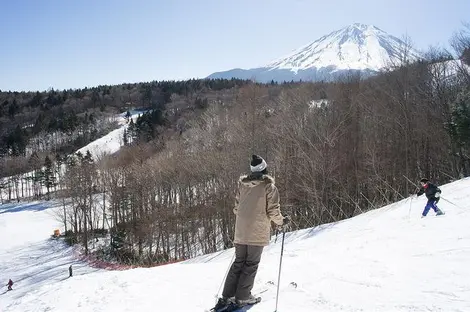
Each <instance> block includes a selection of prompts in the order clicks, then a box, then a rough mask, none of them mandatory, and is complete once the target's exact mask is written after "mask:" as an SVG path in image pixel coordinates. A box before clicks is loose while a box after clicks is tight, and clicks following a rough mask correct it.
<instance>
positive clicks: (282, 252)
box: [274, 228, 286, 312]
mask: <svg viewBox="0 0 470 312" xmlns="http://www.w3.org/2000/svg"><path fill="white" fill-rule="evenodd" d="M285 236H286V231H285V229H284V228H283V229H282V243H281V259H280V261H279V275H278V277H277V293H276V309H275V310H274V312H277V302H278V299H279V285H280V283H281V267H282V255H283V254H284V237H285Z"/></svg>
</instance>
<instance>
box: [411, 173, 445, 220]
mask: <svg viewBox="0 0 470 312" xmlns="http://www.w3.org/2000/svg"><path fill="white" fill-rule="evenodd" d="M420 183H421V188H420V189H419V190H418V192H417V193H416V196H421V195H423V194H425V195H426V197H427V198H428V202H427V203H426V206H425V207H424V210H423V215H422V216H421V218H424V217H426V215H427V214H428V212H429V209H431V208H432V209H433V210H434V211H435V212H436V216H440V215H443V214H444V213H443V212H442V211H441V210H440V209H439V208H437V205H436V204H437V203H438V202H439V199H440V195H441V190H440V189H439V188H438V187H437V186H436V185H434V184H432V183H430V182H429V180H428V179H426V178H423V179H421V180H420Z"/></svg>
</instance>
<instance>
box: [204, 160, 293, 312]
mask: <svg viewBox="0 0 470 312" xmlns="http://www.w3.org/2000/svg"><path fill="white" fill-rule="evenodd" d="M266 167H267V164H266V161H265V160H264V159H263V158H261V157H260V156H258V155H252V160H251V164H250V168H251V173H250V174H249V175H242V176H241V177H240V179H239V181H238V192H237V195H236V199H235V208H234V209H233V212H234V214H235V215H236V221H235V239H234V241H233V242H234V245H235V261H234V262H233V264H232V266H231V268H230V271H229V272H228V274H227V279H226V280H225V286H224V289H223V291H222V298H219V300H218V302H217V304H216V306H215V307H214V309H213V310H218V309H220V308H222V307H225V306H227V305H229V304H231V303H235V304H236V305H238V306H244V305H248V304H254V303H257V302H259V298H256V297H254V296H253V295H252V294H251V290H252V288H253V284H254V280H255V277H256V273H257V271H258V265H259V262H260V260H261V254H262V252H263V248H264V246H267V245H268V244H269V239H270V227H271V221H273V222H274V223H275V224H277V225H278V226H283V225H284V224H287V222H288V221H289V218H287V217H283V216H282V214H281V211H280V207H279V192H278V189H277V187H276V186H275V184H274V178H272V177H271V176H269V175H268V174H267V169H266Z"/></svg>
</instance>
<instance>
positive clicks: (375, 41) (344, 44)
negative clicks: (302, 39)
mask: <svg viewBox="0 0 470 312" xmlns="http://www.w3.org/2000/svg"><path fill="white" fill-rule="evenodd" d="M405 57H406V58H408V59H410V60H413V59H416V58H418V53H417V52H416V51H414V50H412V49H411V48H410V47H409V46H407V44H406V43H405V42H403V41H402V40H400V39H398V38H397V37H394V36H392V35H389V34H387V33H386V32H385V31H383V30H381V29H379V28H378V27H375V26H373V25H365V24H360V23H354V24H352V25H350V26H347V27H344V28H342V29H340V30H336V31H334V32H332V33H330V34H328V35H326V36H323V37H321V38H320V39H318V40H316V41H314V42H313V43H310V44H308V45H306V46H303V47H301V48H300V49H297V50H295V51H293V52H292V53H291V54H289V55H287V56H285V57H282V58H280V59H277V60H275V61H273V62H271V63H269V64H268V65H267V66H265V67H267V68H269V69H271V70H272V69H289V70H292V71H294V72H297V71H298V70H305V69H310V68H317V69H319V68H325V67H333V68H334V69H335V70H345V69H346V70H348V69H355V70H366V69H369V70H373V71H377V70H379V69H381V68H383V67H385V66H387V65H389V64H390V62H393V63H399V62H400V60H403V59H405Z"/></svg>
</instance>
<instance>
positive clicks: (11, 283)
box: [6, 279, 13, 290]
mask: <svg viewBox="0 0 470 312" xmlns="http://www.w3.org/2000/svg"><path fill="white" fill-rule="evenodd" d="M6 286H8V290H13V289H12V288H11V286H13V281H12V280H11V279H9V280H8V284H6Z"/></svg>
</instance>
